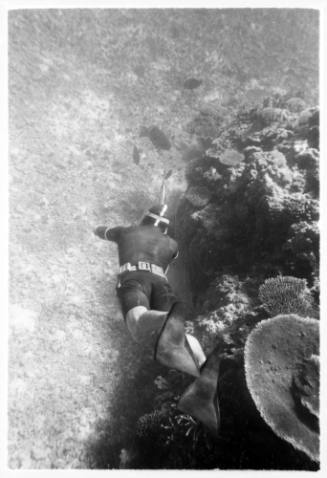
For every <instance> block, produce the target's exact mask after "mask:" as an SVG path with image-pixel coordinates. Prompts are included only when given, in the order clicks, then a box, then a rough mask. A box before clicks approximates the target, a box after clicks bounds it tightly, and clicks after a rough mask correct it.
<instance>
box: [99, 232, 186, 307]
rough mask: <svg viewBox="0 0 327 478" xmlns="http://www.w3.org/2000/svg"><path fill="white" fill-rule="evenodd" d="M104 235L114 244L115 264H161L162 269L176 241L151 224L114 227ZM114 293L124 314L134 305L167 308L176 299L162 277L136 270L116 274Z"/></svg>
mask: <svg viewBox="0 0 327 478" xmlns="http://www.w3.org/2000/svg"><path fill="white" fill-rule="evenodd" d="M106 238H107V239H108V240H109V241H113V242H116V243H117V245H118V253H119V263H120V265H121V266H122V265H124V264H126V263H130V264H131V265H132V266H134V265H137V264H138V262H139V261H142V262H148V263H150V264H154V265H156V266H159V267H161V268H162V269H163V270H164V271H165V270H166V269H167V267H168V266H169V264H170V263H171V262H172V260H173V259H175V257H176V256H177V254H178V246H177V242H176V241H175V240H174V239H172V238H171V237H169V236H168V235H166V234H163V233H162V232H161V230H160V229H159V228H158V227H155V226H152V225H150V226H148V225H147V226H143V225H140V226H131V227H114V228H112V229H109V230H107V233H106ZM117 294H118V297H119V299H120V301H121V305H122V309H123V314H124V316H125V315H126V314H127V312H128V311H129V310H130V309H132V308H133V307H136V306H139V305H141V306H144V307H146V308H147V309H155V310H162V311H168V310H169V309H170V307H171V305H172V304H173V303H174V302H175V301H176V297H175V294H174V292H173V290H172V288H171V286H170V285H169V283H168V281H167V279H166V278H165V277H161V276H160V275H157V274H153V273H152V272H148V271H143V270H136V271H126V272H123V273H122V274H120V275H119V281H118V284H117Z"/></svg>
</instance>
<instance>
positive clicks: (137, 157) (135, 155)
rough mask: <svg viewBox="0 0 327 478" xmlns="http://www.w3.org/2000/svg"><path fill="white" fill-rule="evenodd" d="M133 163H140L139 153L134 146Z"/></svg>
mask: <svg viewBox="0 0 327 478" xmlns="http://www.w3.org/2000/svg"><path fill="white" fill-rule="evenodd" d="M133 161H134V163H135V164H139V163H140V152H139V150H138V149H137V147H136V146H135V145H134V148H133Z"/></svg>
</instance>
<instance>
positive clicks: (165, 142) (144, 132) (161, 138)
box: [140, 126, 171, 150]
mask: <svg viewBox="0 0 327 478" xmlns="http://www.w3.org/2000/svg"><path fill="white" fill-rule="evenodd" d="M140 136H147V137H148V138H149V139H150V140H151V142H152V144H153V145H154V146H155V148H157V149H166V150H168V149H170V148H171V144H170V141H169V139H168V138H167V136H166V135H165V133H163V131H161V129H159V128H158V126H150V128H145V127H144V126H142V128H141V131H140Z"/></svg>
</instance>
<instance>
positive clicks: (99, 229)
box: [93, 226, 108, 240]
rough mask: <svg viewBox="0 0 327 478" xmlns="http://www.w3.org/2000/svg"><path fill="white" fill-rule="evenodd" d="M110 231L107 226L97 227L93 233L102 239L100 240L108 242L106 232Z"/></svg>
mask: <svg viewBox="0 0 327 478" xmlns="http://www.w3.org/2000/svg"><path fill="white" fill-rule="evenodd" d="M107 230H108V227H107V226H97V227H96V228H95V229H94V230H93V232H94V234H95V235H96V236H98V237H100V239H104V240H108V239H107V236H106V231H107Z"/></svg>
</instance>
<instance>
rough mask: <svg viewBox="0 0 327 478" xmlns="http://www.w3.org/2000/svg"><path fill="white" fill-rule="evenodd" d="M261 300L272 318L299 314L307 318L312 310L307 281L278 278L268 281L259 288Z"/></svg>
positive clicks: (294, 278)
mask: <svg viewBox="0 0 327 478" xmlns="http://www.w3.org/2000/svg"><path fill="white" fill-rule="evenodd" d="M259 299H260V300H261V302H262V303H263V306H264V308H265V309H266V310H267V312H268V313H269V314H270V315H271V316H275V315H278V314H290V313H294V314H299V315H302V316H304V317H305V316H307V315H308V314H309V313H310V311H311V310H312V297H311V294H310V291H309V289H308V288H307V282H306V280H305V279H298V278H297V277H290V276H278V277H273V278H271V279H267V280H266V281H265V283H264V284H262V285H261V286H260V288H259Z"/></svg>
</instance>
